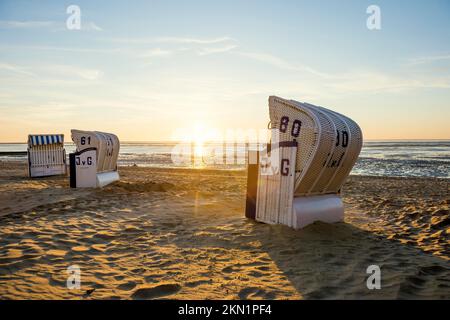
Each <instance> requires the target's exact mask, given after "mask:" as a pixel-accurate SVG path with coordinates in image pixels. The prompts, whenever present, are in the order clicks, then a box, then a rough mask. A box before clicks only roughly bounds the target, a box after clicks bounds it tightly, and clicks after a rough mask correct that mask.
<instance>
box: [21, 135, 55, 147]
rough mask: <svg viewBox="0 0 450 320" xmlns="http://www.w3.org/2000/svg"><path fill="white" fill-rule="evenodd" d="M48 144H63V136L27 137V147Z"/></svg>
mask: <svg viewBox="0 0 450 320" xmlns="http://www.w3.org/2000/svg"><path fill="white" fill-rule="evenodd" d="M49 144H64V135H63V134H30V135H28V146H29V147H33V146H42V145H49Z"/></svg>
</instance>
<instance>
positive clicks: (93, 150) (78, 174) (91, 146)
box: [69, 130, 120, 188]
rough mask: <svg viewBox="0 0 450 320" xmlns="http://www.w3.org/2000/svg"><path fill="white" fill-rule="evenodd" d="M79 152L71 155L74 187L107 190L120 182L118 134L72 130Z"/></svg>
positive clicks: (71, 175) (71, 181)
mask: <svg viewBox="0 0 450 320" xmlns="http://www.w3.org/2000/svg"><path fill="white" fill-rule="evenodd" d="M71 133H72V140H73V142H74V143H75V146H76V152H75V153H72V154H70V156H69V157H70V186H71V187H73V188H80V187H90V188H95V187H103V186H106V185H107V184H110V183H112V182H114V181H117V180H119V178H120V177H119V172H118V170H117V159H118V157H119V149H120V142H119V138H117V136H116V135H115V134H112V133H106V132H99V131H81V130H71Z"/></svg>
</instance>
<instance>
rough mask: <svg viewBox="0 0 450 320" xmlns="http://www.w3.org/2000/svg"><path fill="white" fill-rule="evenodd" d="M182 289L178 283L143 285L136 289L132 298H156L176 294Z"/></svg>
mask: <svg viewBox="0 0 450 320" xmlns="http://www.w3.org/2000/svg"><path fill="white" fill-rule="evenodd" d="M180 290H181V286H180V285H179V284H176V283H167V284H161V285H159V286H156V287H142V288H139V289H137V290H136V291H134V292H133V294H132V295H131V298H132V299H137V300H145V299H156V298H161V297H165V296H169V295H172V294H175V293H177V292H178V291H180Z"/></svg>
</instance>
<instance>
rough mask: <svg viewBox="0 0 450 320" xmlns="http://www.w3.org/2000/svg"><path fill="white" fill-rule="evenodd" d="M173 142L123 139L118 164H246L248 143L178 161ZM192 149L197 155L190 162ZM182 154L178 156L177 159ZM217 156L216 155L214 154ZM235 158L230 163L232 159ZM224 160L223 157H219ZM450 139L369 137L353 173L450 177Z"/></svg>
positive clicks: (11, 147)
mask: <svg viewBox="0 0 450 320" xmlns="http://www.w3.org/2000/svg"><path fill="white" fill-rule="evenodd" d="M176 146H177V145H176V143H172V142H152V143H145V142H142V143H126V142H125V143H122V145H121V149H120V155H119V165H125V166H127V165H134V164H136V165H138V166H144V167H165V168H171V167H192V166H195V167H200V168H218V169H237V170H241V169H244V168H245V156H246V150H247V148H246V145H245V144H237V145H233V144H231V145H225V146H223V144H220V143H210V144H205V145H204V146H202V147H201V148H198V147H197V146H195V145H193V146H192V149H191V147H190V145H184V146H183V148H181V154H182V157H183V158H184V159H185V160H186V159H187V160H188V161H187V163H178V164H177V163H175V162H174V159H175V158H174V157H173V156H172V152H173V150H174V148H175V147H176ZM65 148H66V151H67V152H68V153H69V152H73V151H74V150H75V146H74V145H73V144H72V143H67V144H66V145H65ZM222 148H223V150H225V155H231V157H230V158H228V160H227V161H226V163H227V164H223V162H222V163H217V161H216V162H215V163H214V161H213V159H214V156H201V155H200V154H201V153H202V152H203V153H204V154H210V152H209V150H213V149H214V150H219V149H220V150H222ZM26 149H27V145H26V144H0V153H1V152H6V151H26ZM191 150H194V154H195V157H194V159H193V163H194V164H193V163H192V162H191V160H192V159H191V157H190V155H191ZM216 152H217V151H216ZM179 158H180V156H179V157H178V159H179ZM25 159H26V157H25V156H0V160H9V161H11V160H15V161H24V160H25ZM215 159H217V157H216V158H215ZM230 159H231V160H232V161H231V163H230V161H229V160H230ZM220 162H221V161H220ZM449 165H450V140H423V141H399V140H396V141H367V142H365V143H364V146H363V149H362V151H361V155H360V157H359V160H358V162H357V164H356V166H355V167H354V168H353V171H352V174H354V175H371V176H399V177H438V178H450V170H449Z"/></svg>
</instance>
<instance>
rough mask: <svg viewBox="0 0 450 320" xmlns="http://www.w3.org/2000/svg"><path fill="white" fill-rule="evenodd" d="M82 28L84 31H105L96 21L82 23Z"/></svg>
mask: <svg viewBox="0 0 450 320" xmlns="http://www.w3.org/2000/svg"><path fill="white" fill-rule="evenodd" d="M81 30H84V31H103V29H102V28H100V27H99V26H98V25H97V24H96V23H95V22H92V21H88V22H84V23H82V24H81Z"/></svg>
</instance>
